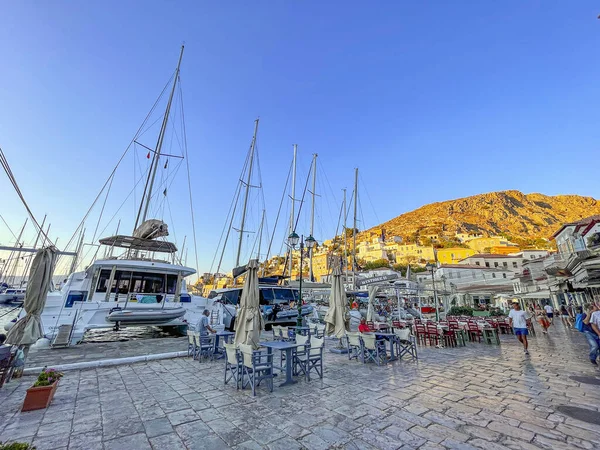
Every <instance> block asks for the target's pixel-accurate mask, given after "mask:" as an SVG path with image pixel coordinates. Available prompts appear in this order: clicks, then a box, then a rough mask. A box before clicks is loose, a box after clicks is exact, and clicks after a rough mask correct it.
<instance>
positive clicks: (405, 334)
mask: <svg viewBox="0 0 600 450" xmlns="http://www.w3.org/2000/svg"><path fill="white" fill-rule="evenodd" d="M394 334H395V335H396V336H398V339H400V340H401V341H408V339H409V337H410V330H409V329H408V328H402V329H400V328H399V329H394Z"/></svg>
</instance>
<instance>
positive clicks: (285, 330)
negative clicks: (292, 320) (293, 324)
mask: <svg viewBox="0 0 600 450" xmlns="http://www.w3.org/2000/svg"><path fill="white" fill-rule="evenodd" d="M279 329H280V330H281V337H282V338H283V339H288V338H289V337H290V331H289V328H288V327H279Z"/></svg>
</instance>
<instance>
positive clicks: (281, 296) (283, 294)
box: [273, 289, 298, 303]
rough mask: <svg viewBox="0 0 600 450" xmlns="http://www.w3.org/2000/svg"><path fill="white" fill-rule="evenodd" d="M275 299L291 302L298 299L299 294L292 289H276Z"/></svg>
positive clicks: (281, 301)
mask: <svg viewBox="0 0 600 450" xmlns="http://www.w3.org/2000/svg"><path fill="white" fill-rule="evenodd" d="M273 291H274V293H275V300H276V301H277V303H289V302H292V301H295V300H297V298H298V297H297V296H296V295H294V294H293V292H294V291H293V290H292V289H274V290H273Z"/></svg>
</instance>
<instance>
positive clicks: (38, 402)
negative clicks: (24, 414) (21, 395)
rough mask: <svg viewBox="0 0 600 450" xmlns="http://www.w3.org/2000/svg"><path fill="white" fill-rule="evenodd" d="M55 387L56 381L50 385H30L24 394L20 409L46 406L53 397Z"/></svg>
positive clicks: (28, 409)
mask: <svg viewBox="0 0 600 450" xmlns="http://www.w3.org/2000/svg"><path fill="white" fill-rule="evenodd" d="M57 387H58V381H55V382H54V383H52V384H51V385H50V386H38V387H30V388H29V389H27V395H25V400H24V401H23V407H22V408H21V411H33V410H34V409H43V408H47V407H48V405H50V402H51V401H52V398H53V397H54V392H56V388H57Z"/></svg>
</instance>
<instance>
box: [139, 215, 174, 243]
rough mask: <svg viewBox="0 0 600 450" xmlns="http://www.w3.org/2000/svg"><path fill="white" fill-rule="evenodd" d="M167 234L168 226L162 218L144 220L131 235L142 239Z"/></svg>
mask: <svg viewBox="0 0 600 450" xmlns="http://www.w3.org/2000/svg"><path fill="white" fill-rule="evenodd" d="M168 235H169V227H168V226H167V224H166V223H164V222H163V221H162V220H158V219H149V220H146V221H144V222H143V223H142V224H141V225H140V226H139V227H137V228H136V229H135V231H134V232H133V237H136V238H143V239H156V238H159V237H162V236H168Z"/></svg>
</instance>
